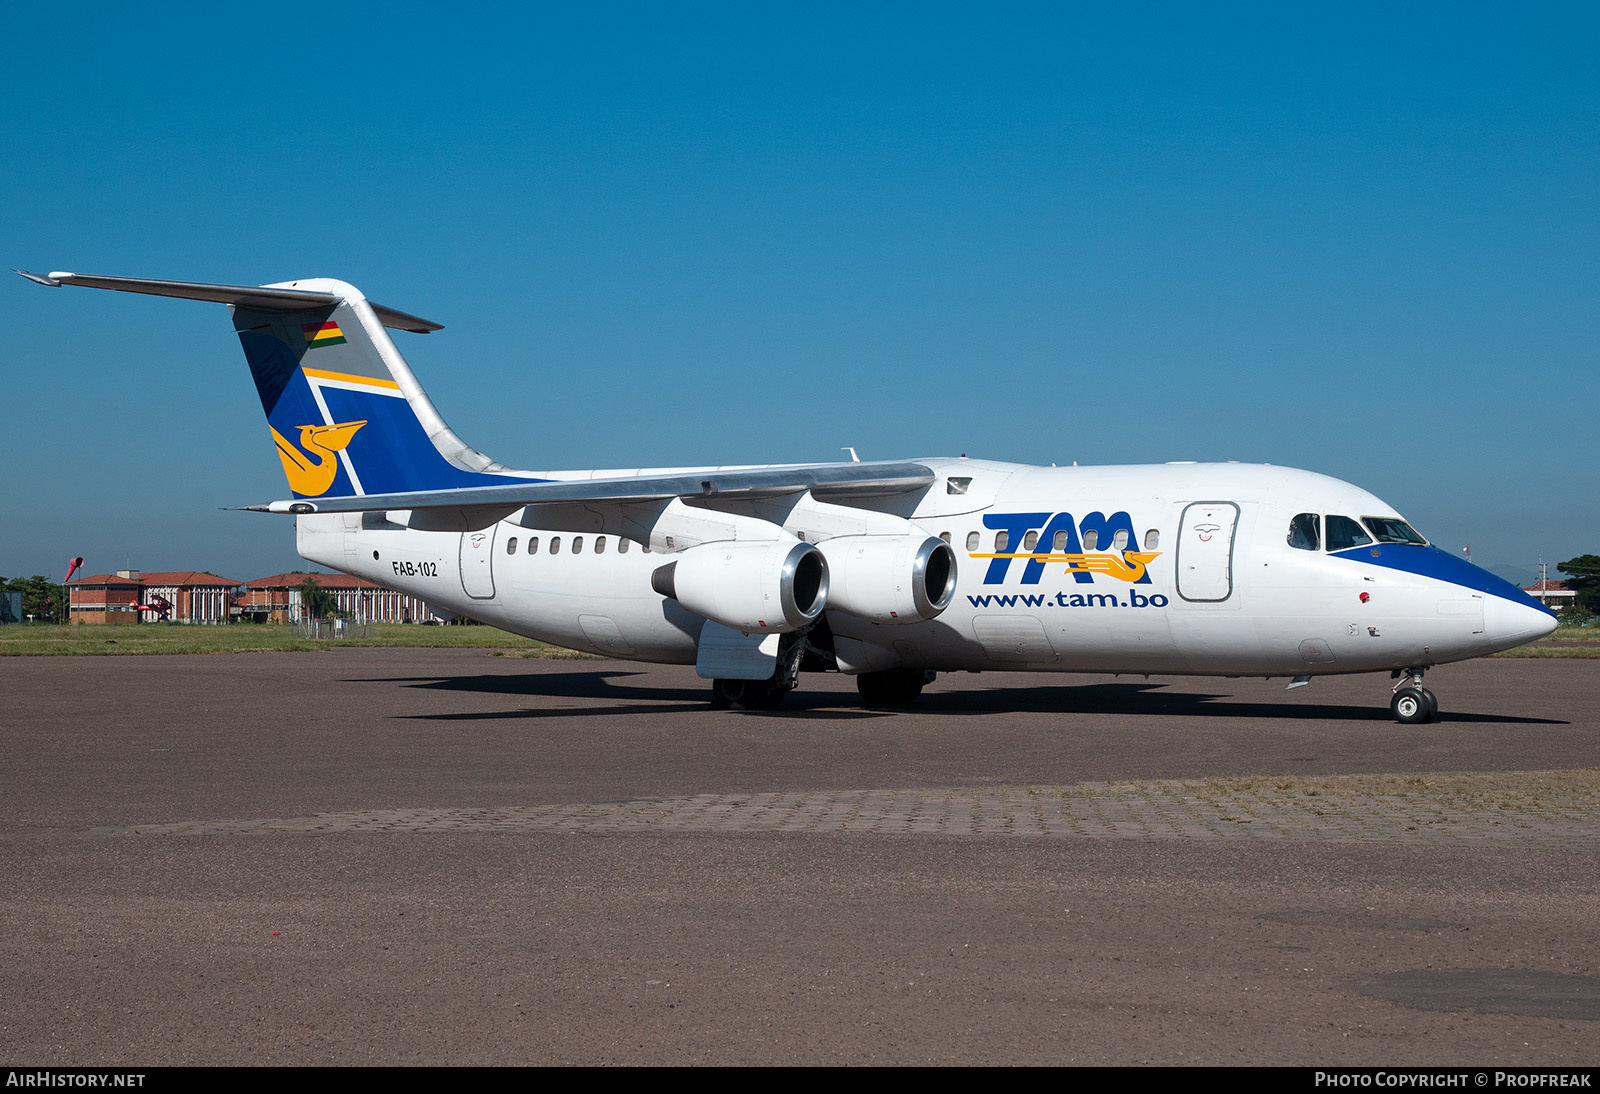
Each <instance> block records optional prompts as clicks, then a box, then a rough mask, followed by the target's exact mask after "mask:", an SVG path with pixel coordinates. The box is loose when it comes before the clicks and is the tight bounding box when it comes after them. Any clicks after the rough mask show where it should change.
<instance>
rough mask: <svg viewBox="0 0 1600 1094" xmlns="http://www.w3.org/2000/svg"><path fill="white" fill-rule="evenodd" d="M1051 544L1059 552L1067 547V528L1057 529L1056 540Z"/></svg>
mask: <svg viewBox="0 0 1600 1094" xmlns="http://www.w3.org/2000/svg"><path fill="white" fill-rule="evenodd" d="M1050 546H1051V547H1053V548H1054V549H1055V551H1056V553H1057V554H1059V553H1061V552H1062V551H1065V550H1066V549H1067V530H1066V529H1065V528H1058V529H1056V538H1055V542H1054V543H1052V544H1051V545H1050Z"/></svg>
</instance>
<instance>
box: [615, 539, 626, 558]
mask: <svg viewBox="0 0 1600 1094" xmlns="http://www.w3.org/2000/svg"><path fill="white" fill-rule="evenodd" d="M627 553H628V541H627V540H625V539H620V538H619V539H618V540H617V554H619V555H625V554H627Z"/></svg>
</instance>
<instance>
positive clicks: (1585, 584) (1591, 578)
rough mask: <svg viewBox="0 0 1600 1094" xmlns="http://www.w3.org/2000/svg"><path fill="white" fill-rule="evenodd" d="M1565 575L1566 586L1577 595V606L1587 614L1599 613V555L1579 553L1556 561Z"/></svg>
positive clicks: (1575, 597)
mask: <svg viewBox="0 0 1600 1094" xmlns="http://www.w3.org/2000/svg"><path fill="white" fill-rule="evenodd" d="M1556 569H1558V570H1560V571H1561V572H1562V573H1564V574H1566V575H1567V588H1569V589H1571V590H1572V591H1573V592H1574V593H1576V594H1577V595H1576V596H1574V597H1573V599H1574V600H1576V601H1577V606H1578V607H1579V608H1581V609H1583V610H1584V611H1585V612H1587V613H1588V614H1589V615H1600V555H1579V556H1578V557H1577V558H1569V559H1567V561H1565V562H1558V563H1556Z"/></svg>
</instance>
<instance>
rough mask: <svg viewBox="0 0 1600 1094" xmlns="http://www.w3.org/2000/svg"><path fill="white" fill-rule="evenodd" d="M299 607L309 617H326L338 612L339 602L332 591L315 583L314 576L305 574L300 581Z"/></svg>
mask: <svg viewBox="0 0 1600 1094" xmlns="http://www.w3.org/2000/svg"><path fill="white" fill-rule="evenodd" d="M300 607H301V610H302V611H303V612H304V613H305V615H306V616H307V617H309V618H311V619H327V618H329V617H331V616H333V615H336V614H337V613H338V611H339V602H338V600H336V599H335V598H334V595H333V594H332V593H330V592H329V591H328V590H327V589H324V588H323V587H322V586H321V585H318V584H317V579H316V578H315V577H314V576H311V575H307V577H306V579H305V580H304V581H302V582H301V583H300Z"/></svg>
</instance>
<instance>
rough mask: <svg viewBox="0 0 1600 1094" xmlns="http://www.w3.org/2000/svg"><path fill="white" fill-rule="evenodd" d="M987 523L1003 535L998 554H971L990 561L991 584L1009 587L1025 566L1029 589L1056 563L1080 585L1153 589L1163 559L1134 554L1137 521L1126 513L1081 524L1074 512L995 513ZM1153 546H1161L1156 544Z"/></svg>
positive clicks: (1089, 517)
mask: <svg viewBox="0 0 1600 1094" xmlns="http://www.w3.org/2000/svg"><path fill="white" fill-rule="evenodd" d="M983 523H984V526H985V527H987V528H993V529H996V531H997V533H998V534H997V535H996V536H995V539H994V541H993V542H994V550H993V551H991V552H983V551H971V550H969V551H968V554H967V557H969V558H986V559H988V560H989V570H988V572H987V573H986V574H984V578H983V583H984V584H985V585H999V584H1001V583H1003V582H1004V581H1005V580H1006V577H1007V575H1008V574H1009V572H1010V570H1011V563H1012V562H1013V561H1021V562H1023V563H1025V565H1024V566H1023V568H1022V584H1024V585H1037V584H1039V581H1040V579H1041V578H1042V577H1043V576H1044V572H1045V567H1046V566H1049V565H1051V564H1064V565H1065V567H1066V569H1065V571H1064V572H1065V573H1068V574H1071V575H1072V580H1073V581H1075V582H1077V583H1078V584H1080V585H1086V584H1090V583H1092V582H1093V581H1094V579H1095V577H1096V576H1099V577H1109V578H1113V579H1115V580H1117V581H1126V582H1127V583H1128V584H1130V585H1148V584H1150V575H1149V573H1148V572H1147V567H1148V566H1149V564H1150V563H1152V562H1154V561H1155V560H1156V559H1158V558H1160V557H1161V552H1160V551H1135V550H1129V548H1130V547H1132V546H1133V545H1134V544H1135V543H1136V542H1138V540H1137V538H1136V533H1135V531H1134V527H1133V518H1132V517H1131V516H1129V515H1128V513H1127V512H1126V511H1120V512H1116V513H1112V514H1111V515H1110V516H1109V517H1108V516H1106V515H1105V514H1104V513H1102V512H1099V511H1096V512H1093V513H1089V514H1088V515H1087V516H1085V517H1084V518H1083V519H1082V520H1081V521H1079V520H1077V519H1075V518H1074V517H1073V515H1072V514H1071V513H1054V514H1051V513H1049V512H1043V513H989V514H986V515H985V516H984V518H983ZM1149 545H1150V546H1155V544H1154V542H1150V543H1149ZM1018 547H1021V550H1017V548H1018Z"/></svg>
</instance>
